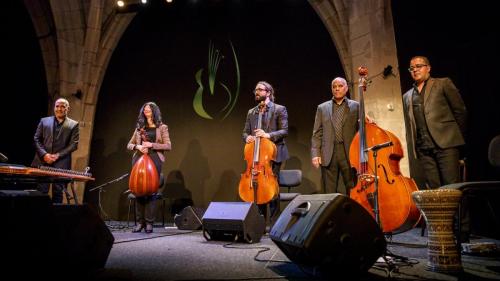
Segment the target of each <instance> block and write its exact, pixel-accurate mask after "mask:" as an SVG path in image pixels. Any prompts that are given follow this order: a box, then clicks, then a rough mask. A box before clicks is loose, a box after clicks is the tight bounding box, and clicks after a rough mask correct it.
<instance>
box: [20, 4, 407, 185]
mask: <svg viewBox="0 0 500 281" xmlns="http://www.w3.org/2000/svg"><path fill="white" fill-rule="evenodd" d="M308 1H309V3H310V4H311V6H312V7H313V8H314V10H315V11H316V13H317V14H318V16H319V17H320V18H321V20H322V21H323V23H324V24H325V27H326V28H327V30H328V32H329V33H330V35H331V37H332V40H333V42H334V44H335V46H336V49H337V52H338V53H339V57H340V59H341V63H342V66H343V68H344V71H345V74H346V78H347V80H348V81H351V84H352V85H355V83H352V81H354V80H355V79H356V68H357V66H359V65H366V66H367V67H368V68H369V69H371V70H372V73H375V74H374V75H373V74H372V75H369V76H370V77H371V80H372V81H373V83H372V85H371V87H370V92H373V93H376V94H374V95H371V96H370V95H367V96H366V97H365V102H366V108H367V113H368V114H370V115H372V117H374V118H375V119H376V120H377V123H378V124H379V125H380V126H381V127H383V128H386V129H388V130H390V131H392V132H393V133H395V134H396V135H397V136H398V137H399V138H400V139H401V141H402V143H403V144H405V143H406V138H405V128H404V122H403V111H402V103H401V87H400V80H399V73H395V74H394V75H393V76H391V77H383V76H382V75H381V74H382V71H383V69H384V67H385V66H387V65H391V66H395V69H398V67H397V66H398V62H397V52H396V43H395V38H394V27H393V23H392V12H391V6H390V0H353V1H348V0H308ZM24 3H25V6H26V8H27V10H28V12H29V14H30V16H31V19H32V21H33V25H34V27H35V31H36V34H37V36H38V40H39V44H40V46H41V50H42V56H43V61H44V65H45V72H46V79H47V85H48V96H49V105H48V106H49V108H50V107H51V106H52V102H53V100H54V99H55V98H57V97H59V96H62V97H66V98H67V99H68V100H69V101H70V104H71V112H70V116H71V117H72V118H74V119H76V120H79V121H80V145H79V149H78V150H77V151H76V152H75V153H74V157H73V169H75V170H83V169H84V167H86V166H87V164H88V161H89V155H90V145H91V140H92V131H93V126H94V116H95V110H96V104H97V100H98V95H99V90H100V87H101V84H102V81H103V78H104V74H105V71H106V68H107V66H108V63H109V60H110V58H111V55H112V54H113V51H114V49H115V47H116V46H117V44H118V42H119V40H120V38H121V36H122V35H123V33H124V32H125V30H126V28H127V27H128V25H129V24H130V22H131V21H132V19H133V17H134V16H135V13H117V11H116V9H115V2H114V1H102V0H84V1H80V0H54V1H44V0H24ZM332 78H333V77H332ZM351 93H352V94H353V96H354V97H356V95H357V90H356V87H352V88H351ZM404 149H405V150H406V147H405V148H404ZM401 164H402V167H401V168H402V170H403V172H404V171H408V162H407V160H406V162H402V163H401ZM81 190H83V189H81ZM82 192H83V191H82Z"/></svg>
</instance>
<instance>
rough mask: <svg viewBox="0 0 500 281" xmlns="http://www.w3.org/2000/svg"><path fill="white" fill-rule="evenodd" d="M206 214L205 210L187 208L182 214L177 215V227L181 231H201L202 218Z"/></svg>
mask: <svg viewBox="0 0 500 281" xmlns="http://www.w3.org/2000/svg"><path fill="white" fill-rule="evenodd" d="M204 213H205V209H204V208H200V207H192V206H187V207H186V208H184V209H182V211H181V212H180V214H176V215H175V217H174V223H175V226H177V228H178V229H181V230H200V229H201V227H202V222H201V218H202V217H203V214H204Z"/></svg>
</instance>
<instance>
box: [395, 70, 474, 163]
mask: <svg viewBox="0 0 500 281" xmlns="http://www.w3.org/2000/svg"><path fill="white" fill-rule="evenodd" d="M425 87H426V88H425V94H424V116H425V121H426V123H427V127H428V128H429V133H430V134H431V137H432V139H433V140H434V142H435V143H436V145H437V146H438V147H440V148H442V149H444V148H450V147H456V146H460V145H463V144H465V138H464V135H465V129H466V122H467V110H466V108H465V104H464V102H463V100H462V97H461V96H460V93H459V91H458V89H457V88H456V87H455V85H454V84H453V82H452V81H451V80H450V79H449V78H429V79H428V80H427V85H426V86H425ZM412 93H413V88H412V89H410V90H408V91H407V92H406V93H405V94H404V95H403V104H404V109H405V110H404V112H405V114H407V116H406V118H407V122H408V125H409V126H410V128H409V130H407V134H408V139H409V141H411V142H412V144H413V147H414V148H415V141H416V125H415V118H414V116H413V99H412ZM413 152H414V153H415V149H414V150H413ZM415 155H416V154H415Z"/></svg>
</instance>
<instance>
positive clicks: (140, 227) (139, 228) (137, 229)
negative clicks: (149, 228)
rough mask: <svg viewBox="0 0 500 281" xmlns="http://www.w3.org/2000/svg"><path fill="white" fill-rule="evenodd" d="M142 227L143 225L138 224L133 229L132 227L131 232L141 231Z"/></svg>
mask: <svg viewBox="0 0 500 281" xmlns="http://www.w3.org/2000/svg"><path fill="white" fill-rule="evenodd" d="M143 229H144V225H143V224H138V225H136V226H135V227H134V229H132V232H141V231H142V230H143Z"/></svg>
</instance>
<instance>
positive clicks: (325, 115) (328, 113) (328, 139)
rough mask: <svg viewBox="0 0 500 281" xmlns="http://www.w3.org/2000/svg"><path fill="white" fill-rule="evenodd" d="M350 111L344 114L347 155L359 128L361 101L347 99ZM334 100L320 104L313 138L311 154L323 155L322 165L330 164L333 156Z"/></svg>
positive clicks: (343, 134)
mask: <svg viewBox="0 0 500 281" xmlns="http://www.w3.org/2000/svg"><path fill="white" fill-rule="evenodd" d="M347 106H348V107H349V112H347V113H346V114H345V115H344V120H343V125H342V137H343V140H344V149H345V152H346V155H349V148H350V147H351V142H352V139H353V138H354V135H355V134H356V132H357V131H358V128H359V123H358V119H359V116H358V115H359V103H358V102H357V101H354V100H350V99H347ZM332 110H333V100H329V101H327V102H324V103H322V104H320V105H318V108H317V109H316V117H315V118H314V128H313V133H312V138H311V156H312V158H314V157H321V165H322V166H328V165H329V164H330V161H331V159H332V156H333V145H334V140H335V129H334V127H333V119H332V114H333V112H332Z"/></svg>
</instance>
